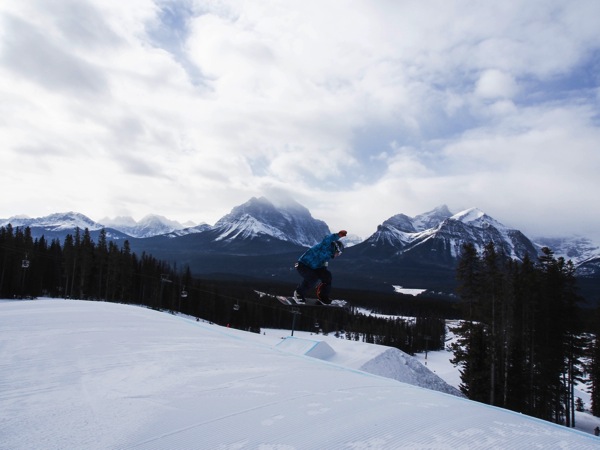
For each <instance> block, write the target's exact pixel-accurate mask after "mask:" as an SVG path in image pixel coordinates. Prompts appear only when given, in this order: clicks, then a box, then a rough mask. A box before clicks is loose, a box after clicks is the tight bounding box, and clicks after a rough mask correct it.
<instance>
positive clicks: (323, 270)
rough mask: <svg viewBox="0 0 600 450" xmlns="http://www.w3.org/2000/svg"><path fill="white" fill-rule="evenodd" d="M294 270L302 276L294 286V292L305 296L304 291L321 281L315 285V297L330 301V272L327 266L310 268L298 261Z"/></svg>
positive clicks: (325, 301)
mask: <svg viewBox="0 0 600 450" xmlns="http://www.w3.org/2000/svg"><path fill="white" fill-rule="evenodd" d="M296 270H297V271H298V273H299V274H300V276H301V277H302V281H301V282H300V284H299V285H298V287H297V288H296V292H298V294H300V295H301V296H302V297H303V298H305V297H306V293H307V292H308V291H310V290H311V289H312V288H314V287H315V286H316V284H317V283H318V282H319V281H321V284H319V286H318V287H317V297H318V298H319V300H321V301H322V302H323V303H327V304H329V303H331V299H330V298H329V293H330V292H331V279H332V276H331V272H330V271H329V270H327V267H320V268H318V269H311V268H310V267H308V266H305V265H304V264H302V263H298V265H297V267H296Z"/></svg>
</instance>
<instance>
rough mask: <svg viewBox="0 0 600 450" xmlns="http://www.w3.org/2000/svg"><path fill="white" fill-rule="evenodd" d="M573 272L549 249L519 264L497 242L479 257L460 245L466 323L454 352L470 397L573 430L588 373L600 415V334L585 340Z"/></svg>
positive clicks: (594, 409)
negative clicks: (579, 387) (581, 387)
mask: <svg viewBox="0 0 600 450" xmlns="http://www.w3.org/2000/svg"><path fill="white" fill-rule="evenodd" d="M574 272H575V268H574V266H573V264H572V262H571V261H565V260H564V258H555V257H554V255H553V253H552V251H551V250H550V249H548V248H544V249H542V253H541V256H540V257H539V258H538V260H537V261H532V260H531V259H528V258H525V259H524V261H523V262H522V263H517V262H515V261H513V260H511V259H510V258H506V257H505V256H504V255H501V254H498V253H497V252H496V249H495V247H494V245H493V243H490V244H488V245H487V246H486V247H485V249H484V250H483V251H482V253H481V254H479V253H478V252H477V251H476V249H475V247H474V246H473V245H472V244H466V245H464V246H463V249H462V254H461V258H460V261H459V264H458V266H457V278H458V281H459V294H460V297H461V307H462V309H463V317H464V320H463V321H461V322H460V323H461V324H460V326H458V327H457V328H456V329H455V330H454V331H455V333H456V335H457V341H456V342H455V343H454V344H453V346H452V350H453V352H454V359H453V363H454V364H456V365H458V366H459V367H460V374H461V381H462V383H461V386H460V389H461V390H462V392H463V393H465V394H466V395H467V397H468V398H470V399H472V400H476V401H480V402H484V403H488V404H492V405H496V406H500V407H503V408H508V409H511V410H514V411H518V412H521V413H524V414H528V415H531V416H534V417H538V418H541V419H544V420H548V421H551V422H555V423H559V424H564V425H566V426H569V427H573V426H575V410H576V409H579V410H581V408H582V404H581V403H582V402H581V399H579V400H578V399H577V398H576V397H575V393H574V392H575V391H574V390H575V385H576V384H577V383H579V382H582V381H583V375H584V373H585V372H587V374H588V379H589V383H590V387H591V392H592V412H593V414H594V415H600V414H599V413H600V410H599V409H600V398H599V392H598V389H599V388H600V384H599V382H600V348H599V347H600V343H599V341H598V338H597V336H600V334H598V333H596V334H595V335H592V334H584V333H583V330H582V316H581V313H582V312H581V309H580V307H579V303H580V301H581V298H580V297H579V296H578V294H577V288H576V280H575V276H574ZM596 323H598V321H597V322H596ZM597 331H600V330H597Z"/></svg>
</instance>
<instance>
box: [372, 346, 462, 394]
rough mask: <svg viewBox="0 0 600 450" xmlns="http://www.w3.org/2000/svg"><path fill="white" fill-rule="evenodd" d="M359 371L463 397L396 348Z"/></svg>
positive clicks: (415, 359)
mask: <svg viewBox="0 0 600 450" xmlns="http://www.w3.org/2000/svg"><path fill="white" fill-rule="evenodd" d="M360 370H362V371H365V372H368V373H372V374H374V375H380V376H382V377H386V378H392V379H394V380H398V381H402V382H404V383H408V384H412V385H413V386H419V387H423V388H427V389H433V390H435V391H439V392H445V393H446V394H452V395H456V396H458V397H464V395H463V394H462V393H461V392H460V391H459V390H458V389H456V388H455V387H453V386H450V385H449V384H448V383H446V382H445V381H444V380H442V379H441V378H440V377H438V376H437V375H436V374H434V373H433V372H432V371H431V370H429V369H428V368H427V367H425V366H423V364H421V363H420V362H419V361H418V360H417V358H414V357H412V356H410V355H407V354H406V353H404V352H402V351H400V350H398V349H397V348H390V349H388V350H386V351H384V352H383V353H381V354H380V355H378V356H376V357H375V358H373V359H371V360H370V361H367V362H366V363H365V364H363V365H362V366H361V367H360Z"/></svg>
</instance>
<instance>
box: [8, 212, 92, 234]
mask: <svg viewBox="0 0 600 450" xmlns="http://www.w3.org/2000/svg"><path fill="white" fill-rule="evenodd" d="M9 223H10V224H11V225H12V226H13V227H32V226H37V227H43V228H46V229H48V230H52V231H61V230H72V229H75V228H80V229H82V230H83V229H85V228H87V229H88V230H90V231H94V230H100V229H101V228H102V225H101V224H99V223H97V222H94V221H93V220H92V219H90V218H89V217H87V216H84V215H83V214H81V213H77V212H73V211H70V212H64V213H54V214H50V215H48V216H44V217H38V218H30V217H27V216H23V215H20V216H13V217H11V218H10V219H6V220H3V221H0V226H5V225H8V224H9Z"/></svg>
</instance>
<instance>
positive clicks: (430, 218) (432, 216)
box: [412, 205, 452, 231]
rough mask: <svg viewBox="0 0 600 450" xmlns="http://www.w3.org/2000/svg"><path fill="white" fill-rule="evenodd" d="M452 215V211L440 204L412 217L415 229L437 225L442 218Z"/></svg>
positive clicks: (426, 228) (427, 228)
mask: <svg viewBox="0 0 600 450" xmlns="http://www.w3.org/2000/svg"><path fill="white" fill-rule="evenodd" d="M450 217H452V213H451V212H450V210H449V209H448V207H447V206H446V205H440V206H438V207H436V208H434V209H432V210H431V211H428V212H426V213H423V214H419V215H418V216H415V217H414V218H413V219H412V223H413V226H414V227H415V230H417V231H424V230H429V229H430V228H435V227H437V226H438V225H439V224H440V223H442V222H443V221H444V220H446V219H448V218H450Z"/></svg>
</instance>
